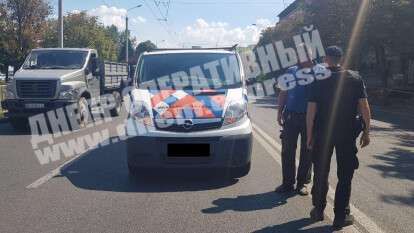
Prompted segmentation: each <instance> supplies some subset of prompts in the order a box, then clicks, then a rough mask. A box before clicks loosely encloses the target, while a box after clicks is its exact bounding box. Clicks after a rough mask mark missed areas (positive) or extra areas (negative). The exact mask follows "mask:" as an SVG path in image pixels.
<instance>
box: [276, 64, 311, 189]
mask: <svg viewBox="0 0 414 233" xmlns="http://www.w3.org/2000/svg"><path fill="white" fill-rule="evenodd" d="M312 65H313V63H312V62H311V61H308V62H305V63H302V64H300V65H299V66H294V67H291V68H289V69H288V71H287V73H290V74H292V75H293V76H294V77H295V79H296V85H295V87H294V88H293V89H291V90H288V91H281V92H280V94H279V97H278V105H279V112H278V122H279V125H281V126H283V131H282V173H283V183H282V185H281V186H279V187H277V188H276V190H275V191H276V192H278V193H287V192H292V191H294V185H295V178H296V162H295V161H296V160H295V158H296V148H297V143H298V137H299V135H300V137H301V146H300V147H301V148H300V162H299V168H298V174H297V185H296V191H297V192H298V193H299V194H300V195H302V196H306V195H308V194H309V192H308V189H307V186H306V185H307V184H309V183H310V182H311V167H312V161H311V158H310V156H309V155H308V150H307V147H306V110H307V103H308V87H307V86H304V85H299V84H298V82H299V80H300V78H299V77H298V76H297V75H296V73H297V71H298V70H299V69H304V68H309V71H310V72H311V68H312Z"/></svg>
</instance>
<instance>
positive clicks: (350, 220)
mask: <svg viewBox="0 0 414 233" xmlns="http://www.w3.org/2000/svg"><path fill="white" fill-rule="evenodd" d="M353 224H354V216H352V215H351V214H347V215H345V217H342V216H335V219H334V221H333V224H332V227H333V228H334V229H335V230H340V229H342V228H344V227H347V226H351V225H353Z"/></svg>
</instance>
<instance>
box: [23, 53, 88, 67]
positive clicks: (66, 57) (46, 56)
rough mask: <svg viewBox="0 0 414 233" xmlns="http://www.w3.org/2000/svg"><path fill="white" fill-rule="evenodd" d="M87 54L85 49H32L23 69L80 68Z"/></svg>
mask: <svg viewBox="0 0 414 233" xmlns="http://www.w3.org/2000/svg"><path fill="white" fill-rule="evenodd" d="M87 55H88V52H87V51H65V50H53V51H32V52H31V53H30V55H29V57H28V59H27V60H26V62H25V63H24V65H23V69H80V68H82V67H83V65H84V64H85V60H86V57H87Z"/></svg>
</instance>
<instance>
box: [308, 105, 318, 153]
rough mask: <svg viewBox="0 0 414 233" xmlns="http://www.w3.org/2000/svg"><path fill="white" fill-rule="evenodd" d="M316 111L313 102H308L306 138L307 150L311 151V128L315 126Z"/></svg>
mask: <svg viewBox="0 0 414 233" xmlns="http://www.w3.org/2000/svg"><path fill="white" fill-rule="evenodd" d="M316 111H317V104H316V103H315V102H309V103H308V111H307V113H306V136H307V137H306V138H307V147H308V149H312V146H313V128H314V124H315V116H316Z"/></svg>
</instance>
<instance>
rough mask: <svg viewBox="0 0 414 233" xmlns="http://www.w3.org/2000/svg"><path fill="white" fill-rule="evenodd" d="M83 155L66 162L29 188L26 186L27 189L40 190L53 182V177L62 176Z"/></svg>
mask: <svg viewBox="0 0 414 233" xmlns="http://www.w3.org/2000/svg"><path fill="white" fill-rule="evenodd" d="M86 153H88V152H86ZM83 155H85V153H84V154H80V155H78V156H75V157H73V158H71V159H70V160H68V161H66V162H65V163H64V164H62V165H60V166H59V167H57V168H55V169H54V170H52V171H50V172H49V173H47V174H46V175H44V176H42V177H40V178H39V179H37V180H36V181H35V182H33V183H31V184H29V185H28V186H26V188H27V189H36V188H39V187H40V186H41V185H43V184H45V183H46V182H48V181H49V180H51V179H52V178H53V177H55V176H58V175H61V171H62V169H63V168H65V167H67V166H69V165H71V164H72V163H74V162H75V161H76V160H78V159H80V158H81V157H83Z"/></svg>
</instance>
